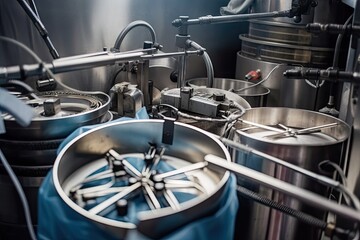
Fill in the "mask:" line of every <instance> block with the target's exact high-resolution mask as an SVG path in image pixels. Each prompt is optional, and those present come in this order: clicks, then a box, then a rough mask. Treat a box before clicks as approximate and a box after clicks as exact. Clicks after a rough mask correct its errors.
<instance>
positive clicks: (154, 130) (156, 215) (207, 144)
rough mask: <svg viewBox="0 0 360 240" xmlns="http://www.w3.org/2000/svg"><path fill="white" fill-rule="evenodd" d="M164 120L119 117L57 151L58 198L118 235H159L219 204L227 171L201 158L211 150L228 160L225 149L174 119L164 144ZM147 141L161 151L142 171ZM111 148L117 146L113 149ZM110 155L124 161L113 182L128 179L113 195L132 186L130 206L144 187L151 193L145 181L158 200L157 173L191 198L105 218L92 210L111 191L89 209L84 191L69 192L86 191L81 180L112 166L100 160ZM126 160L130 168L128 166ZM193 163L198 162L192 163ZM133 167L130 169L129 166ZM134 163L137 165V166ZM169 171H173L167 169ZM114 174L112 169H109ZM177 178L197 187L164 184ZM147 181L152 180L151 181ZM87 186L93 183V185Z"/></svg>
mask: <svg viewBox="0 0 360 240" xmlns="http://www.w3.org/2000/svg"><path fill="white" fill-rule="evenodd" d="M166 125H168V124H167V123H166V124H165V123H164V120H136V121H124V122H118V123H112V124H106V125H103V126H101V127H98V128H95V129H92V130H90V131H88V132H86V133H84V134H82V135H80V136H78V137H77V138H76V139H74V140H73V141H72V142H70V143H69V144H67V145H66V146H65V148H64V149H63V150H62V151H61V152H60V153H59V155H58V157H57V159H56V162H55V164H54V169H53V181H54V185H55V188H56V191H57V192H58V194H59V196H60V197H61V199H62V200H63V201H64V203H65V204H66V205H67V206H68V207H69V208H70V209H71V210H72V211H73V212H74V214H79V215H81V216H83V217H84V218H85V220H88V221H91V222H93V223H95V224H97V225H99V226H101V228H102V229H105V230H106V231H108V232H111V233H114V234H116V236H117V237H119V238H121V239H125V238H126V236H127V234H129V233H130V232H132V231H137V230H139V231H140V232H141V233H142V234H144V235H145V236H147V237H151V238H152V239H159V238H160V237H162V236H164V234H167V233H169V232H172V231H174V230H176V229H177V228H178V227H180V226H183V225H184V224H186V223H189V222H191V221H193V220H196V219H198V218H200V217H202V216H206V215H207V214H209V212H211V211H212V210H214V209H216V208H217V207H219V206H218V198H219V196H220V195H221V193H222V192H223V190H224V189H225V186H226V183H227V181H228V178H229V176H230V174H229V172H227V171H225V170H217V171H215V170H213V169H211V168H207V167H206V164H205V165H204V162H203V159H204V157H205V155H207V154H215V155H217V156H221V157H223V158H224V159H226V160H227V161H230V160H231V159H230V154H229V152H228V151H227V149H226V147H225V146H224V145H223V144H222V143H221V142H220V141H219V140H218V139H216V138H214V137H213V136H211V135H210V134H209V133H207V132H205V131H203V130H201V129H198V128H195V127H192V126H190V125H186V124H183V123H178V122H175V123H174V128H173V131H170V132H167V133H168V134H170V135H171V134H173V141H172V143H171V144H168V143H165V142H164V141H163V131H168V130H167V129H166ZM149 144H150V145H149ZM150 146H156V147H155V148H156V149H159V148H161V149H162V150H159V151H158V152H157V153H156V157H155V158H157V159H158V160H157V162H156V163H155V160H154V162H153V163H154V165H146V166H148V167H149V166H151V170H152V171H150V172H149V174H147V173H146V171H145V172H144V169H145V168H143V165H144V164H146V163H145V157H144V156H145V155H144V153H147V152H149V147H150ZM109 150H110V151H109ZM111 151H112V152H111ZM114 151H116V153H115V154H114ZM160 152H162V153H160ZM109 154H111V156H113V157H115V158H116V159H118V160H119V159H120V158H121V159H122V161H128V164H127V165H126V166H127V167H126V168H127V169H126V173H125V175H124V176H123V177H121V178H116V181H124V178H125V182H126V178H128V183H126V184H125V185H124V187H123V188H122V189H119V190H117V191H116V194H117V195H118V194H122V193H125V192H126V191H127V190H128V189H130V188H133V189H132V190H133V192H132V194H133V195H130V196H126V199H127V201H128V202H131V204H133V205H132V206H133V209H134V204H135V205H136V206H138V205H140V204H143V202H144V200H142V201H141V202H139V201H136V196H137V195H139V194H140V195H146V194H142V193H143V191H144V192H147V193H148V194H149V195H150V193H149V192H148V190H146V189H144V188H146V185H147V184H150V186H152V187H151V188H152V190H150V191H155V193H154V194H156V195H157V197H159V199H160V196H161V195H162V194H164V195H165V193H164V192H163V191H162V190H159V191H156V190H155V189H156V186H155V185H156V183H158V182H157V180H156V179H158V178H160V176H163V177H161V178H163V179H165V180H164V181H165V185H166V186H165V189H167V190H170V191H171V192H173V193H172V194H176V192H177V191H180V192H183V193H189V194H192V197H191V198H189V199H187V200H185V201H184V200H182V201H180V200H179V199H178V201H179V202H178V203H177V204H175V208H174V205H171V204H170V205H171V206H169V205H168V204H165V205H164V203H161V206H160V204H159V206H158V207H154V206H155V205H154V206H153V207H154V208H153V209H152V207H151V204H149V206H147V207H146V208H142V210H141V208H139V209H140V210H139V209H137V211H136V212H135V213H132V214H129V215H127V216H128V219H127V220H126V219H124V218H121V216H118V217H114V216H113V215H112V217H110V215H111V214H110V213H109V211H106V213H103V211H97V210H94V209H95V208H97V209H98V208H99V206H100V205H104V203H105V202H108V201H109V199H110V198H111V199H113V196H112V195H109V196H106V195H105V196H106V199H104V198H103V199H102V200H97V201H96V205H95V206H94V205H91V206H92V208H90V207H89V206H88V203H86V200H84V201H82V200H81V199H85V195H83V196H82V197H81V196H80V198H74V196H76V195H77V194H80V195H81V193H80V192H82V193H84V194H85V192H86V190H91V189H86V188H85V189H84V188H83V187H84V185H82V183H85V184H86V182H89V181H87V178H91V177H92V176H93V175H94V174H97V175H99V174H101V173H102V172H101V171H110V172H112V171H113V170H114V168H113V169H112V168H111V164H110V162H111V161H112V160H109V159H107V160H106V159H105V158H106V156H109ZM157 154H159V155H157ZM130 158H132V160H131V159H130ZM129 164H130V165H132V166H133V167H132V168H131V167H129ZM151 164H152V163H151ZM161 164H165V165H167V166H168V167H167V168H168V169H167V170H164V168H163V169H161V167H160V166H161ZM124 165H125V163H124ZM198 165H200V167H199V166H198ZM106 166H109V168H106ZM195 166H197V167H196V168H194V167H195ZM134 168H135V170H131V169H134ZM139 168H140V170H136V169H139ZM129 169H130V170H131V172H130V173H131V174H130V175H129V174H127V173H129V171H130V170H129ZM141 169H143V171H142V170H141ZM186 169H188V170H186ZM191 169H192V170H191ZM154 170H155V172H154ZM137 171H139V172H137ZM173 171H179V173H178V174H175V173H174V172H173ZM169 172H171V173H172V174H169ZM114 173H117V172H115V170H114ZM179 174H180V176H179ZM165 175H167V176H165ZM179 177H180V178H179ZM131 178H132V179H133V181H132V180H131ZM84 179H85V181H84ZM109 179H110V177H109ZM134 179H135V180H134ZM179 180H182V182H184V181H185V180H186V182H188V183H191V182H193V183H195V185H193V186H196V184H197V185H198V186H199V187H198V188H193V187H191V186H190V185H189V184H187V185H185V186H183V187H182V186H181V185H179V187H180V188H179V189H177V188H172V189H171V188H168V184H171V181H173V182H174V183H175V182H176V181H177V182H178V181H179ZM140 183H142V184H140ZM151 183H152V184H155V185H151ZM139 184H140V185H139ZM178 184H179V183H178ZM135 185H139V186H138V188H139V189H138V190H139V191H136V189H134V186H135ZM80 186H81V187H80ZM91 186H92V187H93V188H94V185H91ZM186 186H187V187H186ZM95 188H96V187H95ZM115 188H116V184H115V183H114V184H112V186H111V185H110V186H108V188H107V190H109V191H110V190H111V189H114V190H115ZM125 188H127V189H125ZM154 188H155V189H154ZM73 189H75V190H73ZM103 190H104V189H103ZM105 190H106V188H105ZM99 192H101V190H99ZM92 193H95V191H92ZM113 193H115V192H113ZM125 195H126V194H125ZM133 196H134V197H135V200H134V199H133ZM154 196H155V195H154ZM101 197H104V195H101V194H99V198H98V199H101ZM124 198H125V196H124ZM145 198H146V196H145ZM120 199H121V198H120ZM93 200H94V199H93ZM95 200H96V199H95ZM110 202H111V201H110ZM115 202H116V201H112V203H110V204H108V205H107V208H108V209H109V210H110V211H114V210H111V209H113V208H112V207H115ZM175 202H176V201H175ZM169 203H170V201H169ZM89 204H92V203H89ZM145 205H146V202H145ZM135 209H136V207H135ZM104 210H105V208H104ZM115 212H116V211H115ZM115 215H116V214H115ZM130 216H135V219H134V218H130Z"/></svg>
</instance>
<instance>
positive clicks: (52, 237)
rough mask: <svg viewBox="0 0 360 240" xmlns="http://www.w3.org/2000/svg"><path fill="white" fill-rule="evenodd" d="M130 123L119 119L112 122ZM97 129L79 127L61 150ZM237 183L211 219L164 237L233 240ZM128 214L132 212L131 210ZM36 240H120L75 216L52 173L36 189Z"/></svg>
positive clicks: (137, 235) (134, 235)
mask: <svg viewBox="0 0 360 240" xmlns="http://www.w3.org/2000/svg"><path fill="white" fill-rule="evenodd" d="M147 118H148V115H147V113H146V111H145V109H142V110H141V111H139V112H138V114H137V116H136V119H147ZM123 120H129V118H121V119H117V120H115V121H123ZM94 127H96V126H95V125H92V126H86V127H81V128H79V129H78V130H76V131H75V132H73V133H72V134H71V135H70V136H69V137H68V138H66V139H65V140H64V142H63V143H62V144H61V146H60V147H59V150H60V149H61V148H63V147H64V146H65V145H66V144H67V143H68V142H69V141H71V139H73V138H74V137H76V136H78V135H79V134H81V133H83V132H86V131H88V130H89V129H92V128H94ZM235 189H236V180H235V177H234V176H231V178H230V181H229V182H228V183H227V186H226V190H225V191H224V193H223V194H222V197H221V198H220V206H222V207H221V208H219V209H218V210H217V211H216V212H215V213H214V214H213V215H211V216H209V217H204V218H201V219H198V220H196V221H194V222H191V223H189V224H187V225H185V226H183V227H181V228H180V229H178V230H176V231H174V232H172V233H171V234H169V235H167V236H166V237H164V239H168V240H176V239H197V240H198V239H200V240H201V239H233V234H234V229H235V226H234V225H235V217H236V213H237V209H238V200H237V195H236V190H235ZM129 210H130V209H129ZM130 211H131V210H130ZM37 234H38V239H40V240H65V239H79V240H81V239H84V240H85V239H86V240H87V239H96V240H102V239H109V240H112V239H120V238H119V237H118V236H114V235H112V234H111V233H109V232H106V231H105V230H104V229H102V228H100V227H99V226H98V225H96V224H95V223H93V222H91V221H89V220H88V219H86V218H85V217H83V216H81V215H80V214H78V213H76V212H74V211H73V210H72V209H71V208H70V207H68V206H67V205H66V204H65V202H63V201H62V200H61V198H60V196H59V195H58V194H57V192H56V190H55V187H54V183H53V180H52V171H50V172H49V173H48V175H47V177H46V178H45V179H44V181H43V183H42V185H41V187H40V189H39V199H38V232H37ZM126 239H131V240H132V239H134V240H135V239H136V240H138V239H147V238H146V237H145V236H143V235H141V234H140V233H139V232H137V231H132V232H130V234H129V235H128V236H127V238H126Z"/></svg>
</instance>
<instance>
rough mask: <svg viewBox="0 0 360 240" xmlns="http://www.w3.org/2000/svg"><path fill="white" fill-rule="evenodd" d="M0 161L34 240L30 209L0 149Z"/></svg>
mask: <svg viewBox="0 0 360 240" xmlns="http://www.w3.org/2000/svg"><path fill="white" fill-rule="evenodd" d="M0 160H1V163H2V164H3V166H4V168H5V169H6V172H7V173H8V174H9V177H10V179H11V181H12V182H13V183H14V186H15V189H16V191H17V192H18V194H19V196H20V200H21V204H22V205H23V207H24V213H25V220H26V224H27V227H28V230H29V233H30V237H31V239H32V240H36V234H35V231H34V229H33V225H32V220H31V214H30V209H29V204H28V201H27V199H26V196H25V193H24V190H23V189H22V187H21V184H20V182H19V180H18V178H17V177H16V175H15V173H14V171H13V170H12V169H11V166H10V165H9V162H8V161H7V160H6V158H5V156H4V154H3V152H2V151H1V149H0Z"/></svg>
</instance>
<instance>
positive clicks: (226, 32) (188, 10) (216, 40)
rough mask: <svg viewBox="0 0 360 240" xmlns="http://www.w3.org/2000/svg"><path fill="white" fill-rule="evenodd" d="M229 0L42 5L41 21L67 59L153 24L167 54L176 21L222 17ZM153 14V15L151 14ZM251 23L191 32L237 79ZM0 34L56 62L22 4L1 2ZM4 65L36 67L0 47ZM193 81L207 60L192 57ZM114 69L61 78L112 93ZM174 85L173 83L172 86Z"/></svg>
mask: <svg viewBox="0 0 360 240" xmlns="http://www.w3.org/2000/svg"><path fill="white" fill-rule="evenodd" d="M227 2H228V0H220V1H212V2H209V1H207V0H198V1H190V0H184V1H176V0H159V1H142V0H122V1H117V0H104V1H97V0H78V1H76V2H74V1H72V0H64V1H61V2H59V1H55V0H49V1H36V4H37V6H38V11H39V14H40V17H41V19H42V21H43V23H44V25H45V27H46V28H47V30H48V32H49V36H50V38H51V39H52V41H53V43H54V46H55V47H56V48H57V50H58V52H59V54H60V56H61V57H66V56H72V55H77V54H85V53H92V52H97V51H102V49H103V47H108V48H110V47H112V46H113V45H114V43H115V40H116V38H117V36H118V34H119V33H120V31H121V30H122V29H123V28H125V27H126V26H127V25H128V24H129V23H130V22H132V21H134V20H144V21H147V22H148V23H150V24H151V25H152V26H153V28H154V29H155V32H156V34H157V39H158V41H159V43H160V44H162V45H163V46H164V48H163V51H164V52H170V51H172V52H173V51H176V50H177V48H176V46H175V35H176V33H177V29H176V28H175V27H173V26H171V22H172V21H173V20H174V19H176V18H178V17H179V16H180V15H189V16H191V17H199V16H203V15H208V14H212V15H219V9H220V7H221V6H224V5H226V4H227ZM150 10H151V11H150ZM246 26H247V23H231V24H225V25H223V24H221V25H212V26H210V25H202V26H193V27H190V28H189V34H190V35H191V39H194V40H195V41H197V42H198V43H199V44H201V45H202V46H203V47H204V48H206V50H207V52H208V53H209V55H210V57H211V59H212V62H213V65H214V68H215V69H216V71H217V73H218V74H220V75H221V76H224V77H233V75H234V72H235V60H234V59H233V58H232V57H229V56H234V55H235V54H236V52H237V51H238V50H239V48H240V43H239V41H238V38H237V36H238V34H239V33H242V32H245V31H247V29H246ZM0 35H4V36H8V37H12V38H15V39H17V40H19V41H21V42H23V43H25V44H26V45H27V46H29V47H30V48H31V49H33V50H34V51H35V52H36V53H37V54H39V56H40V57H41V59H43V60H44V61H45V62H49V61H50V60H51V57H50V55H49V53H48V50H47V49H46V47H45V45H44V43H43V41H42V39H41V37H40V36H39V34H38V33H37V32H36V30H35V28H34V26H33V25H32V23H31V22H30V20H29V19H28V18H27V17H26V15H25V14H24V12H23V11H22V9H21V8H20V7H19V6H18V3H17V2H16V1H7V0H0ZM144 40H150V34H149V33H148V31H147V30H146V29H143V28H141V27H139V28H136V29H133V30H132V31H131V32H129V34H128V35H127V37H126V38H125V39H124V41H123V43H122V50H132V49H136V48H139V47H142V45H143V41H144ZM0 52H1V53H2V54H1V56H0V66H3V65H5V66H11V65H16V64H20V63H34V60H33V59H32V58H31V57H30V56H28V54H26V53H25V52H24V51H22V50H21V49H18V48H17V47H14V46H11V45H9V44H5V43H0ZM188 59H189V62H188V72H187V76H186V77H187V78H193V77H197V76H205V75H206V69H205V66H204V63H203V60H202V58H201V57H197V56H193V57H188ZM112 70H113V69H112V67H99V68H94V69H90V70H82V71H77V72H73V73H64V74H60V75H58V77H59V78H60V79H61V80H62V81H63V82H65V83H67V84H68V85H70V86H71V87H74V88H79V89H81V90H102V91H105V92H107V90H108V89H110V87H111V86H110V85H111V81H109V80H108V79H109V78H110V79H111V77H112V76H113V75H111V72H112ZM170 84H171V83H170Z"/></svg>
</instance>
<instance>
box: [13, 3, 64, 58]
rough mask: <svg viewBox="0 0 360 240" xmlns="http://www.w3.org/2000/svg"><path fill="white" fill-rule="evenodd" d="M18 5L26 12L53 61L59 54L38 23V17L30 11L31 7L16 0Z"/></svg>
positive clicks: (44, 29)
mask: <svg viewBox="0 0 360 240" xmlns="http://www.w3.org/2000/svg"><path fill="white" fill-rule="evenodd" d="M17 1H18V3H19V4H20V6H21V7H22V8H23V9H24V11H25V12H26V14H27V15H28V16H29V18H30V19H31V21H32V22H33V24H34V25H35V27H36V29H37V30H38V32H39V33H40V36H41V37H42V38H43V40H44V42H45V44H46V46H47V47H48V49H49V51H50V54H51V56H52V57H53V58H54V59H57V58H59V57H60V56H59V53H58V52H57V51H56V49H55V47H54V45H53V43H52V42H51V40H50V37H49V35H48V32H47V30H46V28H45V26H44V25H43V23H42V22H41V21H40V19H39V18H38V16H37V15H36V14H35V13H34V11H33V10H32V9H31V7H30V6H29V4H28V3H27V2H26V1H25V0H17Z"/></svg>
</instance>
